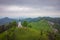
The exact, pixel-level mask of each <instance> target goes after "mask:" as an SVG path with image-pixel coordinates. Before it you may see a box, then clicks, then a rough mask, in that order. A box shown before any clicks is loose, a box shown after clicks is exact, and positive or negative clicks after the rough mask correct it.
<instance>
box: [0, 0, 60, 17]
mask: <svg viewBox="0 0 60 40" xmlns="http://www.w3.org/2000/svg"><path fill="white" fill-rule="evenodd" d="M0 16H10V17H13V16H14V17H15V16H27V17H33V16H34V17H37V16H54V17H55V16H60V0H0Z"/></svg>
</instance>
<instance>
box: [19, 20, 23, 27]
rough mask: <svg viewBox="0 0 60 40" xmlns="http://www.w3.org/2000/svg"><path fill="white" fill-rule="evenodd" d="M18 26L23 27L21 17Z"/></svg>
mask: <svg viewBox="0 0 60 40" xmlns="http://www.w3.org/2000/svg"><path fill="white" fill-rule="evenodd" d="M18 27H22V25H21V20H20V19H19V21H18Z"/></svg>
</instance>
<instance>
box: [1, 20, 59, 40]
mask: <svg viewBox="0 0 60 40" xmlns="http://www.w3.org/2000/svg"><path fill="white" fill-rule="evenodd" d="M28 25H31V27H29V26H28ZM28 25H27V27H22V28H18V27H17V26H16V27H15V26H14V27H11V28H10V29H8V30H6V31H4V32H2V33H0V40H60V39H59V37H60V36H58V35H57V33H54V31H53V30H52V28H51V25H50V24H49V23H48V21H47V20H40V21H37V22H30V23H28Z"/></svg>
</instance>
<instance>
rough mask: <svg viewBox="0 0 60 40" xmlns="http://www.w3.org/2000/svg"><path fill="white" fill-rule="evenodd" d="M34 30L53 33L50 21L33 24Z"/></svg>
mask: <svg viewBox="0 0 60 40" xmlns="http://www.w3.org/2000/svg"><path fill="white" fill-rule="evenodd" d="M30 24H31V25H32V28H34V29H36V30H44V31H51V27H50V26H51V25H49V23H48V21H46V20H40V21H38V22H31V23H30Z"/></svg>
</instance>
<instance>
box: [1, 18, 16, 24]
mask: <svg viewBox="0 0 60 40" xmlns="http://www.w3.org/2000/svg"><path fill="white" fill-rule="evenodd" d="M14 20H15V19H11V18H8V17H5V18H2V19H0V25H3V24H6V23H9V22H12V21H14Z"/></svg>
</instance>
